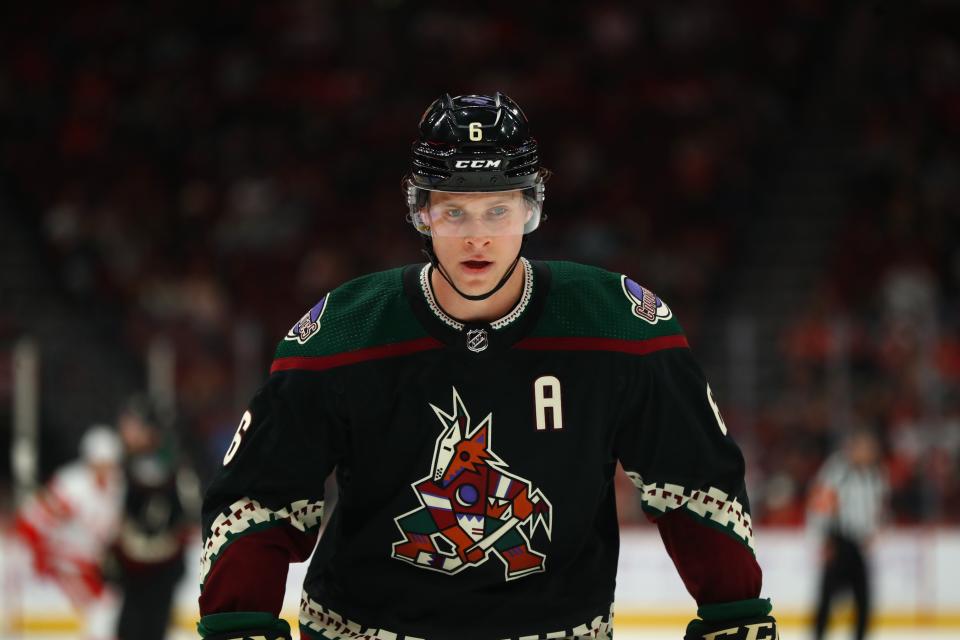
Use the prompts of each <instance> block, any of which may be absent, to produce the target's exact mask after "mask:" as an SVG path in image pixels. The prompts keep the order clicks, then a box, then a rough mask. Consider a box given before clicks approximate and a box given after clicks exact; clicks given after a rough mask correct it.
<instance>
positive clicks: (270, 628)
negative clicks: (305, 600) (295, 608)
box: [197, 611, 291, 640]
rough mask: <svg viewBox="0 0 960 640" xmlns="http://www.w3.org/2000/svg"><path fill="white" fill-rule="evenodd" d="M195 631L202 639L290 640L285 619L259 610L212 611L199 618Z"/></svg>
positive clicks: (288, 628)
mask: <svg viewBox="0 0 960 640" xmlns="http://www.w3.org/2000/svg"><path fill="white" fill-rule="evenodd" d="M197 631H198V632H199V633H200V637H201V638H203V639H204V640H291V637H290V625H289V624H287V621H286V620H281V619H280V618H277V617H276V616H275V615H273V614H271V613H264V612H260V611H249V612H248V611H244V612H229V613H212V614H209V615H206V616H203V617H202V618H200V622H198V623H197Z"/></svg>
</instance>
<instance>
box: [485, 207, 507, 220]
mask: <svg viewBox="0 0 960 640" xmlns="http://www.w3.org/2000/svg"><path fill="white" fill-rule="evenodd" d="M507 212H508V209H507V208H506V207H494V208H493V209H490V211H489V212H488V213H489V214H490V217H491V218H502V217H503V216H505V215H507Z"/></svg>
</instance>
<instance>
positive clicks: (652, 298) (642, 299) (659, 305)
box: [620, 276, 673, 324]
mask: <svg viewBox="0 0 960 640" xmlns="http://www.w3.org/2000/svg"><path fill="white" fill-rule="evenodd" d="M620 285H621V286H622V287H623V294H624V295H625V296H626V297H627V300H629V301H630V310H631V311H632V312H633V315H635V316H636V317H638V318H640V319H641V320H645V321H646V322H649V323H650V324H657V322H659V321H660V320H669V319H670V318H672V317H673V312H672V311H670V307H668V306H667V303H666V302H664V301H663V300H661V299H660V297H659V296H658V295H657V294H655V293H654V292H653V291H650V290H649V289H647V288H644V287H642V286H640V285H639V284H637V283H636V282H634V281H633V280H631V279H630V278H628V277H627V276H620Z"/></svg>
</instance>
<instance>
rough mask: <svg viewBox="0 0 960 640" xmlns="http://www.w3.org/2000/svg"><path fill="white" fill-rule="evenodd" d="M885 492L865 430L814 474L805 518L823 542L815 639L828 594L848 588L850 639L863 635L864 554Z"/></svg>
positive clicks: (866, 610)
mask: <svg viewBox="0 0 960 640" xmlns="http://www.w3.org/2000/svg"><path fill="white" fill-rule="evenodd" d="M888 493H889V490H888V486H887V479H886V473H885V472H884V470H883V467H882V466H881V463H880V448H879V444H878V443H877V439H876V438H875V437H874V435H873V433H872V432H870V431H868V430H866V429H861V430H857V431H855V432H853V433H852V434H851V435H850V436H849V437H848V438H847V440H846V442H845V443H844V446H843V448H842V449H841V450H840V451H837V452H836V453H834V454H833V455H832V456H830V457H829V458H828V459H827V461H826V462H825V463H824V465H823V467H822V468H821V469H820V471H819V472H818V473H817V477H816V480H815V483H814V488H813V492H812V494H811V497H810V502H809V516H808V522H809V523H810V524H811V525H812V526H813V527H814V528H815V529H816V530H817V532H818V533H819V534H820V535H821V536H822V538H823V540H824V543H823V573H822V577H821V581H820V595H819V602H818V604H817V614H816V619H815V636H814V637H815V638H816V640H821V638H823V635H824V631H825V630H826V627H827V621H828V620H829V618H830V608H831V605H832V601H833V598H834V596H835V595H836V594H837V593H839V592H840V591H843V590H845V589H848V588H849V589H851V590H852V591H853V599H854V605H855V607H856V626H855V628H854V630H855V635H854V638H857V640H861V639H862V638H863V637H864V635H865V634H866V630H867V620H868V617H869V615H870V585H869V580H870V573H869V570H868V567H867V562H866V557H865V550H866V548H867V547H868V545H869V543H870V541H871V539H872V538H873V536H874V534H875V533H876V531H877V529H878V528H879V527H880V525H881V524H882V523H883V520H884V518H885V516H886V505H887V496H888Z"/></svg>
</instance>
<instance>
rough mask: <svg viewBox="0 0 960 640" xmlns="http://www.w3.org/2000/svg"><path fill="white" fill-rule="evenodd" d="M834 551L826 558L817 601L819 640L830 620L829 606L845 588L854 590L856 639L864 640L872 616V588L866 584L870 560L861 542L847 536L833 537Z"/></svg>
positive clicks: (817, 631) (836, 535)
mask: <svg viewBox="0 0 960 640" xmlns="http://www.w3.org/2000/svg"><path fill="white" fill-rule="evenodd" d="M830 542H831V544H832V545H833V553H832V554H831V557H830V559H829V560H828V561H827V563H826V566H825V567H824V570H823V577H822V579H821V581H820V600H819V603H818V604H817V617H816V636H815V637H816V639H817V640H821V638H823V634H824V631H825V630H826V628H827V621H828V620H829V619H830V608H831V606H832V605H833V598H834V596H835V595H836V594H837V593H838V592H840V591H843V590H844V589H847V588H849V589H851V590H852V591H853V603H854V608H855V610H856V626H855V631H856V634H855V635H854V638H856V639H857V640H863V637H864V635H865V634H866V632H867V619H868V617H869V615H870V591H869V588H868V585H867V580H868V575H867V563H866V561H865V559H864V557H863V550H862V549H861V547H860V543H858V542H856V541H854V540H852V539H850V538H847V537H846V536H842V535H838V534H833V535H831V536H830Z"/></svg>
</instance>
